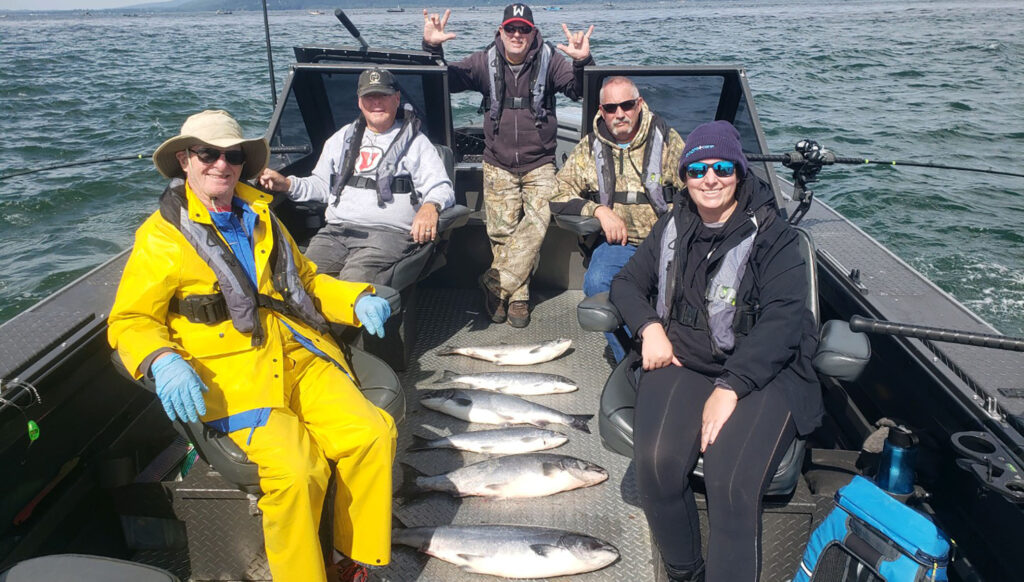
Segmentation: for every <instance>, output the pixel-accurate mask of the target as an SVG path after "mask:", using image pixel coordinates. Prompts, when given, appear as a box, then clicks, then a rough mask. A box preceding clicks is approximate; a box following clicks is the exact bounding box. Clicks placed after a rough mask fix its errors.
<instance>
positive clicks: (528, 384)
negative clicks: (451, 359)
mask: <svg viewBox="0 0 1024 582" xmlns="http://www.w3.org/2000/svg"><path fill="white" fill-rule="evenodd" d="M433 384H466V385H468V386H472V387H473V388H476V389H477V390H488V391H490V392H501V393H502V394H515V395H517V396H541V395H544V394H565V393H567V392H575V391H576V390H578V389H579V387H578V386H577V385H576V383H575V382H573V381H572V380H570V379H569V378H566V377H565V376H561V375H559V374H543V373H540V372H482V373H478V374H459V373H458V372H452V371H451V370H445V371H444V373H443V374H442V376H441V377H440V378H438V379H437V380H434V382H433Z"/></svg>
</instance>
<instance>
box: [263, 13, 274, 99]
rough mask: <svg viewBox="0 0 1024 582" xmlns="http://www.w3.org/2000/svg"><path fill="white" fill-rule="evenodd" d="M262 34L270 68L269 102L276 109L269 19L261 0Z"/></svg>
mask: <svg viewBox="0 0 1024 582" xmlns="http://www.w3.org/2000/svg"><path fill="white" fill-rule="evenodd" d="M263 32H264V33H265V34H266V37H267V65H269V67H270V100H271V102H272V103H273V104H274V109H277V82H276V80H275V79H274V54H273V53H272V52H271V50H270V18H269V17H268V16H267V0H263Z"/></svg>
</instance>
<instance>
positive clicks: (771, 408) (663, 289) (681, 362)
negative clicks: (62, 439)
mask: <svg viewBox="0 0 1024 582" xmlns="http://www.w3.org/2000/svg"><path fill="white" fill-rule="evenodd" d="M679 172H680V175H681V177H682V178H683V179H684V180H685V182H686V190H685V191H684V192H685V194H686V195H688V198H689V199H688V200H677V201H676V204H675V208H674V209H673V211H672V212H671V213H670V214H668V215H666V216H664V217H662V219H661V220H660V221H659V222H658V223H657V224H656V225H655V227H654V229H653V230H652V232H651V234H650V236H648V238H647V239H646V240H645V241H644V243H643V244H642V245H641V246H640V248H639V249H638V250H637V252H636V254H635V255H634V256H633V258H632V259H631V260H630V261H629V263H628V264H626V266H625V267H624V268H623V269H622V271H620V272H619V274H618V275H617V276H616V277H615V279H614V280H613V281H612V286H611V300H612V302H613V303H614V304H615V306H616V307H617V308H618V309H619V311H620V312H621V314H622V316H623V319H624V320H625V323H626V325H628V326H629V328H630V329H633V330H636V334H635V337H636V338H637V339H638V340H639V348H640V352H641V355H642V358H643V360H642V363H643V373H642V374H641V376H640V379H639V383H638V385H637V402H636V413H635V421H634V435H633V438H634V459H635V461H636V470H637V482H638V486H639V489H640V501H641V505H642V506H643V509H644V512H645V513H646V515H647V520H648V523H649V524H650V527H651V531H652V532H653V535H654V539H655V541H656V542H657V544H658V546H659V548H660V549H661V553H662V558H663V559H664V562H665V567H666V570H667V571H668V573H669V576H670V578H671V579H673V580H705V579H706V580H707V581H708V582H747V581H749V582H757V580H758V577H759V574H760V563H761V545H760V539H761V497H762V495H763V493H764V491H765V490H766V488H767V486H768V484H769V483H770V481H771V478H772V476H773V475H774V472H775V469H776V467H777V466H778V464H779V461H780V460H781V458H782V456H783V455H784V454H785V452H786V450H787V449H788V448H789V446H790V444H791V443H792V441H793V439H794V438H796V436H797V435H805V434H807V433H809V432H811V431H812V430H814V428H816V427H817V426H818V424H820V421H821V415H822V401H821V392H820V389H819V386H818V381H817V377H816V375H815V373H814V370H813V368H812V367H811V356H812V355H813V353H814V349H815V347H816V345H817V330H816V329H815V323H814V318H813V316H812V314H811V312H810V310H809V309H808V308H807V293H808V291H809V287H808V281H807V274H806V266H805V264H804V260H803V258H802V257H801V254H800V250H799V241H798V239H797V236H798V234H797V233H796V231H794V230H793V229H792V227H790V226H789V224H787V223H786V221H785V220H783V219H782V218H781V217H780V216H779V215H778V208H777V207H776V205H775V199H774V196H773V194H772V191H771V189H770V187H769V186H768V185H767V184H766V183H764V182H763V181H762V180H761V179H760V178H758V177H757V176H755V175H753V174H752V173H750V172H748V169H747V160H746V157H745V156H744V155H743V150H742V147H741V145H740V141H739V132H737V131H736V128H734V127H733V126H732V125H731V124H730V123H728V122H726V121H715V122H712V123H706V124H704V125H701V126H699V127H697V128H696V129H695V130H693V132H692V133H691V134H690V135H689V136H687V138H686V149H685V153H684V155H683V158H682V159H681V160H680V166H679ZM700 454H703V455H704V482H705V488H706V490H707V503H708V521H709V523H710V534H709V539H708V550H707V562H706V563H705V561H704V560H703V559H702V558H701V538H700V522H699V519H698V516H697V507H696V503H695V501H694V496H693V490H692V488H691V484H690V472H691V471H692V470H693V467H694V465H695V464H696V462H697V458H698V455H700ZM705 576H706V578H705Z"/></svg>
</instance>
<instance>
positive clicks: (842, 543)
mask: <svg viewBox="0 0 1024 582" xmlns="http://www.w3.org/2000/svg"><path fill="white" fill-rule="evenodd" d="M949 550H950V543H949V538H947V537H946V536H945V534H943V533H942V532H941V531H939V528H937V527H936V526H935V524H934V523H932V522H931V521H930V520H929V519H928V518H926V517H925V516H923V515H921V514H920V513H918V512H917V511H914V510H913V509H911V508H909V507H907V506H906V505H904V504H902V503H900V502H899V501H897V500H895V499H893V498H892V497H890V496H889V495H888V494H887V493H886V492H885V491H883V490H881V489H879V488H878V486H877V485H875V484H874V483H872V482H871V481H869V480H867V479H865V478H863V477H860V476H857V477H854V478H853V481H850V484H849V485H847V486H845V487H843V488H842V489H840V490H839V491H838V492H837V493H836V508H835V509H833V510H832V513H829V514H828V517H826V518H825V521H823V522H822V523H821V525H819V526H818V529H816V530H814V533H812V534H811V539H810V540H809V541H808V542H807V550H806V551H805V552H804V557H803V559H801V560H800V570H799V571H798V572H797V573H796V577H795V578H794V579H793V582H841V581H847V580H856V581H858V582H879V581H884V582H917V581H919V580H920V581H923V580H941V581H945V580H947V577H946V566H947V564H948V563H949Z"/></svg>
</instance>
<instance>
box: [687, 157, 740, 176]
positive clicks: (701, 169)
mask: <svg viewBox="0 0 1024 582" xmlns="http://www.w3.org/2000/svg"><path fill="white" fill-rule="evenodd" d="M708 168H711V169H712V170H714V171H715V175H716V176H718V177H719V178H728V177H729V176H732V175H733V174H735V173H736V164H734V163H732V162H729V161H726V160H722V161H721V162H715V163H713V164H705V163H704V162H694V163H692V164H690V165H688V166H686V177H687V178H694V179H699V178H703V177H704V176H705V175H706V174H707V173H708Z"/></svg>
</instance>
